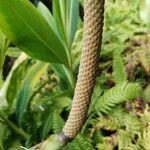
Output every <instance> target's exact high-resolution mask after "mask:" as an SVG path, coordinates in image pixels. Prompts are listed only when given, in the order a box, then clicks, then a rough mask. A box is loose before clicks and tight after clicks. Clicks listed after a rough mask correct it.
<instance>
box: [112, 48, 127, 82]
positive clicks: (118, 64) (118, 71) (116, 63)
mask: <svg viewBox="0 0 150 150" xmlns="http://www.w3.org/2000/svg"><path fill="white" fill-rule="evenodd" d="M113 77H114V82H115V83H122V82H124V81H127V74H126V71H125V67H124V63H123V58H122V56H121V51H119V50H116V51H115V52H114V54H113Z"/></svg>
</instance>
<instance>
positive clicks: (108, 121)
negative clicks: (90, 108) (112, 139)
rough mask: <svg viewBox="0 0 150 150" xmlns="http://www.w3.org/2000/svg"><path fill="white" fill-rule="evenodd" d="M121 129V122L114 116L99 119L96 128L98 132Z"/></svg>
mask: <svg viewBox="0 0 150 150" xmlns="http://www.w3.org/2000/svg"><path fill="white" fill-rule="evenodd" d="M119 127H120V123H119V120H118V119H117V118H116V117H112V116H101V117H100V118H98V120H97V123H96V125H95V126H94V128H96V129H97V130H100V129H102V128H103V129H106V130H116V129H118V128H119Z"/></svg>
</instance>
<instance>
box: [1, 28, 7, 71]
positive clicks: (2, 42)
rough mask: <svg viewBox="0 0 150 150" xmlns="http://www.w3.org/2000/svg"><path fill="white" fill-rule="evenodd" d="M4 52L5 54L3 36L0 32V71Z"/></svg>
mask: <svg viewBox="0 0 150 150" xmlns="http://www.w3.org/2000/svg"><path fill="white" fill-rule="evenodd" d="M5 52H6V49H5V36H4V34H3V33H2V32H1V31H0V71H1V69H2V67H3V63H4V58H5Z"/></svg>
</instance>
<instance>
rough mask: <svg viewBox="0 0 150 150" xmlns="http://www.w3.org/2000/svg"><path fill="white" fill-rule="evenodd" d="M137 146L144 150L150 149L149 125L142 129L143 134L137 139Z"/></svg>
mask: <svg viewBox="0 0 150 150" xmlns="http://www.w3.org/2000/svg"><path fill="white" fill-rule="evenodd" d="M139 145H140V146H141V147H142V148H143V149H144V150H149V149H150V125H149V126H148V127H146V128H144V129H143V132H142V134H141V137H140V139H139Z"/></svg>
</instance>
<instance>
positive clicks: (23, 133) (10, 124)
mask: <svg viewBox="0 0 150 150" xmlns="http://www.w3.org/2000/svg"><path fill="white" fill-rule="evenodd" d="M0 118H2V119H3V121H4V122H3V123H5V124H6V125H7V126H8V127H9V128H11V129H12V130H13V131H14V132H15V133H17V134H18V135H20V136H21V137H23V138H25V139H28V138H29V134H27V133H26V132H25V131H24V130H23V129H21V128H19V127H17V126H16V125H15V124H14V123H12V122H11V121H10V120H8V119H7V118H5V116H4V115H3V114H2V113H0Z"/></svg>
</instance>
